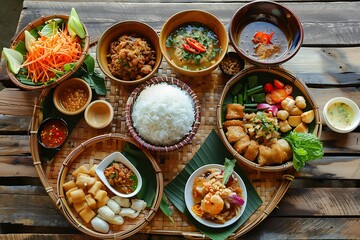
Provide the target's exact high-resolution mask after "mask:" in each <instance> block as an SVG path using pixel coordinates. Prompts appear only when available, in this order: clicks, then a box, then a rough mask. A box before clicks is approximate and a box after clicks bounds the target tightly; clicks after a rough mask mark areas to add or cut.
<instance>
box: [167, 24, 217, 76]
mask: <svg viewBox="0 0 360 240" xmlns="http://www.w3.org/2000/svg"><path fill="white" fill-rule="evenodd" d="M166 47H167V52H168V54H169V57H170V59H171V60H172V61H173V62H174V63H175V64H176V65H177V66H179V67H182V68H185V69H189V70H193V71H196V70H201V69H206V68H208V67H210V66H211V65H213V64H214V63H215V62H216V60H217V58H218V57H219V54H220V53H221V46H220V43H219V39H218V37H217V35H216V34H215V33H214V32H213V31H211V30H210V28H208V27H207V26H205V25H202V24H200V23H189V24H186V25H182V26H180V27H179V28H176V29H175V30H174V31H172V32H171V33H170V35H169V36H168V37H167V39H166Z"/></svg>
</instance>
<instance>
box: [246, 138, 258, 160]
mask: <svg viewBox="0 0 360 240" xmlns="http://www.w3.org/2000/svg"><path fill="white" fill-rule="evenodd" d="M258 153H259V144H258V143H257V142H256V141H254V140H251V141H250V144H249V146H248V147H247V149H246V151H245V154H244V157H245V158H247V159H248V160H250V161H254V160H255V159H256V157H257V155H258Z"/></svg>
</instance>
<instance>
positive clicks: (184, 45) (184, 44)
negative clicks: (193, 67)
mask: <svg viewBox="0 0 360 240" xmlns="http://www.w3.org/2000/svg"><path fill="white" fill-rule="evenodd" d="M183 48H184V49H185V50H186V51H188V52H191V53H195V54H199V52H198V51H197V50H196V49H195V48H192V47H190V45H189V44H187V43H183Z"/></svg>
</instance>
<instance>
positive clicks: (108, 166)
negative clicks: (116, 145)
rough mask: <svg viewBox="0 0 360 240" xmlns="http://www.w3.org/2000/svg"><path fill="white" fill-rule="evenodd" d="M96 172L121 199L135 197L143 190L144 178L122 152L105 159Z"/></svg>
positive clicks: (114, 153)
mask: <svg viewBox="0 0 360 240" xmlns="http://www.w3.org/2000/svg"><path fill="white" fill-rule="evenodd" d="M95 172H96V175H97V176H98V177H99V178H100V180H101V181H102V182H103V183H104V184H105V186H106V187H107V188H108V189H109V190H110V191H111V192H112V193H114V194H115V195H117V196H119V197H123V198H131V197H134V196H136V194H138V192H139V191H140V189H141V186H142V178H141V175H140V173H139V171H138V170H137V169H136V167H135V166H134V165H133V164H132V163H131V162H130V161H129V160H128V159H127V158H126V157H125V156H124V155H123V154H122V153H120V152H113V153H111V154H110V155H108V156H107V157H105V158H104V159H103V160H102V161H101V162H100V163H99V165H98V166H97V167H96V170H95Z"/></svg>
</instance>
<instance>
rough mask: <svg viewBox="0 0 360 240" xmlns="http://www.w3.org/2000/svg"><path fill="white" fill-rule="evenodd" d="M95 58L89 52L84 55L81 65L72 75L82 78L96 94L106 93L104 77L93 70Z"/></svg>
mask: <svg viewBox="0 0 360 240" xmlns="http://www.w3.org/2000/svg"><path fill="white" fill-rule="evenodd" d="M94 69H95V60H94V58H93V57H91V56H90V55H89V54H88V55H86V57H85V60H84V62H83V64H82V65H81V67H80V68H79V69H78V70H77V71H76V72H75V73H74V74H73V75H72V77H78V78H82V79H84V80H85V81H86V82H87V83H88V84H89V85H90V87H91V89H94V90H95V92H96V94H98V95H106V86H105V78H104V76H103V75H101V74H100V73H98V72H96V71H95V70H94Z"/></svg>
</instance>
